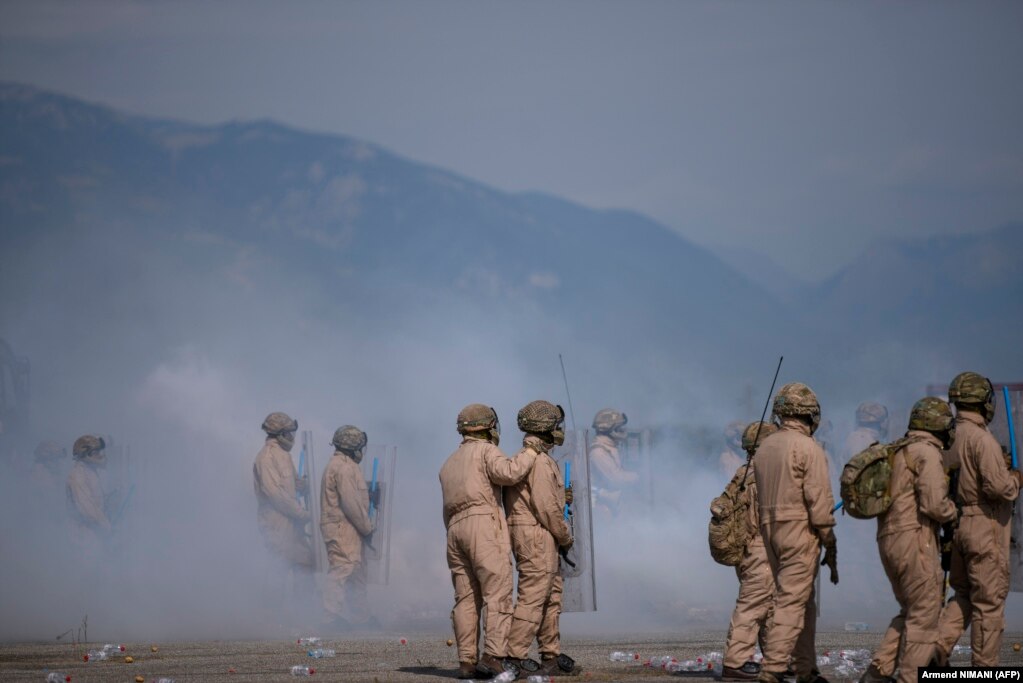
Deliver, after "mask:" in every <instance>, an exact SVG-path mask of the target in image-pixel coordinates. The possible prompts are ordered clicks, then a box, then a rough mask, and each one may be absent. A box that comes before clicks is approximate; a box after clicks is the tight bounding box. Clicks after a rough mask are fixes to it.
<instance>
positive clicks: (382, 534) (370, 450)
mask: <svg viewBox="0 0 1023 683" xmlns="http://www.w3.org/2000/svg"><path fill="white" fill-rule="evenodd" d="M397 461H398V449H397V447H395V446H375V445H371V446H368V447H367V448H366V455H365V457H364V458H363V459H362V471H363V474H364V475H365V477H366V483H367V484H368V486H369V492H370V510H369V514H370V517H371V518H372V519H373V523H374V524H375V527H376V528H375V530H374V531H373V536H372V538H370V539H369V541H368V542H367V543H365V544H363V547H362V552H363V555H362V557H363V562H364V563H365V565H366V580H367V581H368V582H369V583H372V584H377V585H381V586H386V585H387V584H388V583H389V582H390V580H391V518H392V516H393V513H392V511H393V510H394V477H395V471H396V468H397ZM374 491H378V492H379V493H377V494H375V495H374ZM377 496H379V499H378V501H377V502H376V503H374V498H376V497H377Z"/></svg>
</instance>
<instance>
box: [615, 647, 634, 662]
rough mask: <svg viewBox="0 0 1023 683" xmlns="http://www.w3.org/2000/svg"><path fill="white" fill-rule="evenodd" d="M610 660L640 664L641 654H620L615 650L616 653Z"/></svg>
mask: <svg viewBox="0 0 1023 683" xmlns="http://www.w3.org/2000/svg"><path fill="white" fill-rule="evenodd" d="M610 659H611V661H612V662H638V661H639V653H638V652H620V651H618V650H615V651H614V652H612V653H611V655H610Z"/></svg>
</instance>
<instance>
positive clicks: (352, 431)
mask: <svg viewBox="0 0 1023 683" xmlns="http://www.w3.org/2000/svg"><path fill="white" fill-rule="evenodd" d="M366 441H367V440H366V432H364V431H362V430H361V429H359V428H358V427H355V426H353V425H345V426H343V427H338V428H337V431H335V432H334V438H333V439H332V440H331V442H330V443H331V444H333V446H334V448H336V449H338V450H339V451H344V452H345V453H349V454H352V453H358V454H361V453H362V449H364V448H365V447H366Z"/></svg>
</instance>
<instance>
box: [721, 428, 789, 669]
mask: <svg viewBox="0 0 1023 683" xmlns="http://www.w3.org/2000/svg"><path fill="white" fill-rule="evenodd" d="M758 430H759V434H758V433H757V432H758ZM776 431H778V428H777V427H776V426H774V425H773V424H771V423H769V422H753V423H750V424H749V425H747V427H746V429H744V430H743V432H742V442H741V443H742V448H743V450H745V451H746V453H747V454H748V455H749V457H750V458H751V460H750V466H749V468H748V469H747V467H746V463H745V462H743V464H742V465H741V466H740V467H739V468H738V470H737V471H736V472H735V475H734V476H733V477H732V481H733V482H735V484H736V486H737V488H738V489H739V490H740V491H741V494H742V495H746V496H748V499H749V532H750V540H749V544H748V545H747V546H746V550H745V552H744V553H743V557H742V560H740V562H739V564H738V565H737V566H736V567H735V575H736V576H737V577H738V578H739V597H738V598H736V600H735V610H734V611H733V612H732V621H731V623H729V625H728V640H727V641H726V643H725V658H724V661H723V663H722V669H721V680H723V681H752V680H756V679H757V675H758V674H759V673H760V665H759V664H756V663H755V662H753V661H752V660H753V653H754V652H755V651H756V646H757V642H758V641H759V642H760V647H761V649H763V646H764V636H765V635H766V632H767V622H768V619H769V617H770V616H771V611H772V609H773V606H774V577H773V576H772V574H771V565H770V564H769V563H768V561H767V550H765V549H764V539H763V537H761V535H760V511H759V509H758V501H757V482H756V477H755V476H754V474H753V470H754V468H755V467H756V461H755V460H753V459H752V458H753V454H754V453H756V450H757V448H758V447H759V446H760V443H761V442H762V441H763V440H764V438H766V437H767V436H768V435H770V434H773V433H775V432H776ZM743 477H745V480H744V479H743ZM743 481H744V482H745V486H743Z"/></svg>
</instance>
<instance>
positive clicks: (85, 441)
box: [66, 434, 111, 564]
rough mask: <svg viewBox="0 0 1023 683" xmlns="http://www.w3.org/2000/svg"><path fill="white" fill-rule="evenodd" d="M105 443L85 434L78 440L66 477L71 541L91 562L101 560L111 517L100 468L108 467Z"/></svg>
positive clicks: (84, 557)
mask: <svg viewBox="0 0 1023 683" xmlns="http://www.w3.org/2000/svg"><path fill="white" fill-rule="evenodd" d="M105 448H106V443H105V442H104V441H103V438H102V437H99V436H92V435H91V434H86V435H85V436H80V437H78V439H76V440H75V444H74V446H73V448H72V451H71V455H72V458H73V459H74V461H75V463H74V465H73V466H72V467H71V473H70V474H69V475H68V478H67V487H66V491H67V504H68V512H69V513H70V514H71V529H70V532H71V541H72V543H73V544H74V545H75V546H76V547H77V548H78V551H79V556H80V558H81V559H82V560H84V561H85V562H86V563H88V564H94V563H96V562H98V560H99V558H100V556H101V555H102V542H103V540H104V539H106V538H107V537H108V536H109V535H110V531H111V527H110V519H109V518H108V517H107V513H106V510H105V509H104V496H103V486H102V485H101V484H100V480H99V473H98V472H97V471H96V470H97V469H98V468H101V467H105V466H106V461H107V454H106V451H105V450H104V449H105Z"/></svg>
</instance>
